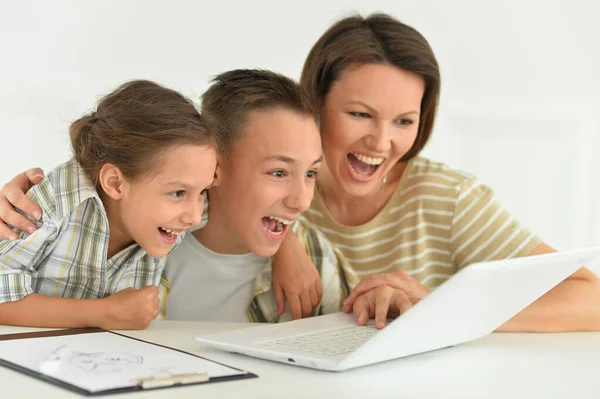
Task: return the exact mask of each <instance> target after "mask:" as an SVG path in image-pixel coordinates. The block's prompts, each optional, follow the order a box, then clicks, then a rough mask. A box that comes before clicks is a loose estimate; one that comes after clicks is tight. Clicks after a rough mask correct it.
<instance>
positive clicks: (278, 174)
mask: <svg viewBox="0 0 600 399" xmlns="http://www.w3.org/2000/svg"><path fill="white" fill-rule="evenodd" d="M269 174H270V175H271V176H273V177H284V176H285V172H284V171H283V170H274V171H273V172H269Z"/></svg>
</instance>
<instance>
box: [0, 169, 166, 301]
mask: <svg viewBox="0 0 600 399" xmlns="http://www.w3.org/2000/svg"><path fill="white" fill-rule="evenodd" d="M28 196H29V197H30V198H32V199H33V200H34V201H35V202H37V203H38V204H39V206H40V207H41V208H42V211H43V213H44V220H43V222H36V223H37V226H38V229H37V230H36V231H35V232H34V233H33V234H31V235H29V234H27V233H24V232H21V231H18V230H16V229H14V231H15V232H16V233H18V234H19V235H20V236H19V239H17V240H14V241H7V240H0V303H2V302H8V301H18V300H20V299H23V298H24V297H25V296H27V295H29V294H32V293H38V294H42V295H47V296H53V297H62V298H75V299H85V298H104V297H106V296H110V295H112V294H114V293H116V292H118V291H121V290H123V289H125V288H129V287H133V288H143V287H145V286H148V285H151V284H152V285H158V284H159V282H160V275H161V273H162V270H163V268H164V265H165V262H166V259H165V258H154V257H151V256H150V255H148V254H147V253H146V251H144V250H143V249H142V248H141V247H140V246H139V245H137V244H132V245H131V246H129V247H128V248H126V249H124V250H122V251H121V252H119V253H118V254H116V255H114V256H113V257H111V258H110V259H108V260H107V259H106V254H107V251H108V238H109V234H108V231H109V228H108V218H107V216H106V211H105V210H104V206H103V205H102V202H101V201H100V197H99V196H98V193H97V192H96V190H95V189H94V187H93V186H92V185H91V184H90V183H89V181H88V179H87V178H86V177H85V175H84V173H83V170H82V169H81V167H80V166H79V165H78V164H77V162H75V161H74V160H71V161H69V162H67V163H65V164H63V165H61V166H59V167H58V168H56V169H54V170H53V171H51V172H50V173H48V175H47V177H46V178H45V179H44V180H43V181H42V182H41V183H40V184H38V185H36V186H34V187H33V188H32V189H31V190H30V191H29V193H28Z"/></svg>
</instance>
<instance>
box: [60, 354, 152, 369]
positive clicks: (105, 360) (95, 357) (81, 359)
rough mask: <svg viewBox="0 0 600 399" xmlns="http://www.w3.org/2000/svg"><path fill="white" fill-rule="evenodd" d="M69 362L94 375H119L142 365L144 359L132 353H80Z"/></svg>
mask: <svg viewBox="0 0 600 399" xmlns="http://www.w3.org/2000/svg"><path fill="white" fill-rule="evenodd" d="M69 362H70V363H71V364H73V365H75V366H77V367H79V368H80V369H82V370H85V371H93V372H94V373H119V372H123V371H126V370H129V369H131V368H132V367H135V366H137V365H140V364H142V363H143V362H144V358H143V357H142V356H138V355H134V354H132V353H117V352H95V353H81V352H78V353H75V354H74V355H73V356H71V358H69Z"/></svg>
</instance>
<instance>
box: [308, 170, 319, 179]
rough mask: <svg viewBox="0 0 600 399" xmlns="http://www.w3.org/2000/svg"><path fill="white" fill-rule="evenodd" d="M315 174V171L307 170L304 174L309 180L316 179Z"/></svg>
mask: <svg viewBox="0 0 600 399" xmlns="http://www.w3.org/2000/svg"><path fill="white" fill-rule="evenodd" d="M317 173H319V172H317V171H316V170H314V169H313V170H309V171H308V172H306V177H308V178H310V179H314V178H315V177H317Z"/></svg>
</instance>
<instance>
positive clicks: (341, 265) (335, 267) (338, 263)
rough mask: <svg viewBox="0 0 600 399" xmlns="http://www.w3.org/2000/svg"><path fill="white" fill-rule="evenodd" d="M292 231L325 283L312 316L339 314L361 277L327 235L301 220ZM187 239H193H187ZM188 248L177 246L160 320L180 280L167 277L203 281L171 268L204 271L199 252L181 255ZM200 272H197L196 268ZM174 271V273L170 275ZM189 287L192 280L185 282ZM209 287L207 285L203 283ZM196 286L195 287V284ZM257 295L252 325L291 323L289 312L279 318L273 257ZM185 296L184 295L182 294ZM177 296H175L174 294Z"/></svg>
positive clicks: (255, 291) (256, 284)
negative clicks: (274, 291)
mask: <svg viewBox="0 0 600 399" xmlns="http://www.w3.org/2000/svg"><path fill="white" fill-rule="evenodd" d="M292 231H293V232H294V233H295V234H296V236H297V237H298V239H299V240H300V243H301V244H302V246H303V247H304V249H305V250H306V253H307V254H308V255H309V257H310V259H311V261H312V262H313V264H314V265H315V266H316V268H317V270H318V271H319V274H320V276H321V282H322V285H323V297H322V299H321V302H320V304H319V306H318V307H317V308H316V309H315V310H314V311H313V313H312V315H313V316H314V315H319V314H327V313H335V312H339V311H340V310H341V307H342V305H343V301H344V299H346V298H347V296H348V292H349V290H350V289H351V288H353V287H354V286H355V285H356V284H357V283H358V277H357V276H356V274H355V273H354V272H353V271H352V269H351V268H350V266H349V265H348V263H347V261H346V260H345V258H344V256H343V255H342V254H341V253H340V252H339V251H338V250H336V249H335V248H334V247H333V246H332V245H331V243H330V242H329V241H328V240H327V239H326V238H325V236H324V235H323V233H321V232H320V231H318V230H316V229H315V228H313V227H311V226H310V224H309V223H308V222H306V221H303V222H300V221H297V222H295V223H294V224H293V225H292ZM187 239H193V238H191V237H187ZM185 250H186V246H185V245H182V246H179V247H177V248H176V249H175V250H174V251H173V253H172V254H171V256H172V257H173V258H172V259H177V264H175V263H171V262H169V263H168V264H167V268H166V269H165V272H164V274H163V278H162V280H161V286H160V293H159V298H160V303H161V305H160V317H161V318H168V314H169V313H170V312H169V311H168V306H169V302H168V301H169V290H170V287H171V286H173V287H177V286H179V284H178V282H177V281H173V280H172V281H169V280H168V278H167V276H172V279H175V278H188V279H189V278H193V277H194V276H195V278H200V277H198V276H200V275H199V274H194V273H193V272H190V273H186V272H185V271H184V270H178V271H177V272H176V273H174V272H172V270H171V268H176V267H185V268H201V267H202V265H199V264H198V261H199V259H198V256H199V255H198V252H196V251H191V250H190V251H189V252H188V253H187V254H186V255H185V256H180V255H181V251H185ZM228 256H229V255H225V256H223V258H224V260H225V261H227V259H228ZM196 270H197V269H196ZM170 271H171V272H170ZM185 283H186V285H189V284H187V283H189V281H186V282H185ZM203 283H204V284H206V282H205V281H204V282H203ZM192 285H193V284H192ZM253 286H254V289H253V293H252V299H251V301H250V303H249V304H248V308H247V315H248V321H250V322H268V323H274V322H278V321H284V320H291V314H290V312H289V311H286V313H284V314H282V315H281V316H277V315H276V311H277V304H276V302H275V295H274V293H273V289H272V287H273V258H269V259H268V260H267V262H265V266H264V267H263V268H262V270H261V271H260V272H259V273H258V274H257V276H256V277H255V278H254V282H253ZM178 294H179V295H181V293H178ZM173 295H175V294H173ZM188 295H196V296H197V297H198V298H199V297H200V295H199V294H198V293H197V292H194V291H191V292H190V293H189V294H188ZM178 302H179V303H194V302H196V303H198V306H203V304H202V301H201V300H197V299H196V298H190V299H189V300H185V301H182V300H179V301H178ZM177 313H179V315H181V314H182V313H185V311H183V312H182V309H178V310H177ZM194 313H196V312H195V311H194V310H193V309H190V310H189V315H190V316H189V318H188V319H194V316H193V314H194Z"/></svg>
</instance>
